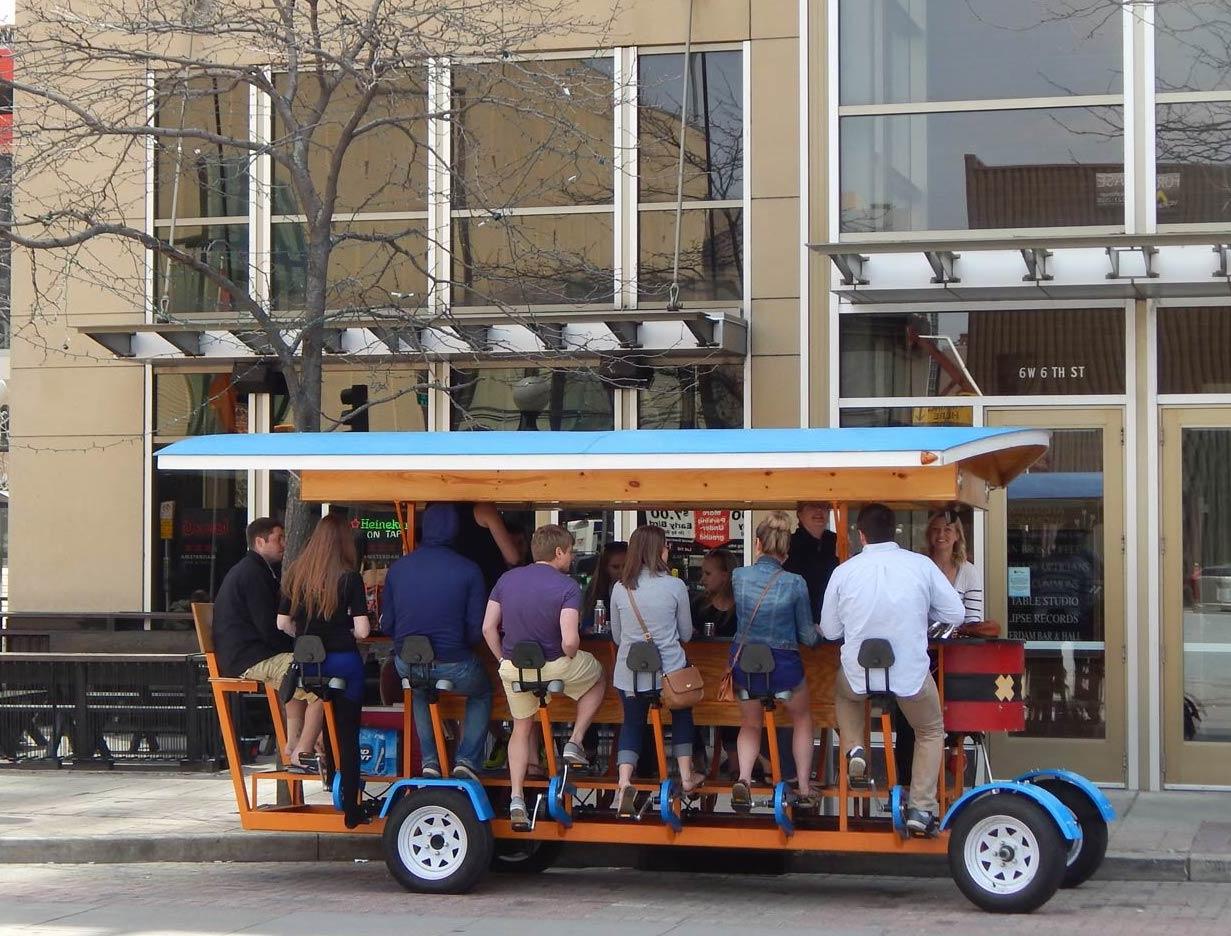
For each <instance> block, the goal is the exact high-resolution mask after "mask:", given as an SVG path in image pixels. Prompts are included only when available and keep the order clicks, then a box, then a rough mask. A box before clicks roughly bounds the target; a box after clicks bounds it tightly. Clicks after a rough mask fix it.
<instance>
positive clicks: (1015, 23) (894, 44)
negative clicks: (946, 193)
mask: <svg viewBox="0 0 1231 936" xmlns="http://www.w3.org/2000/svg"><path fill="white" fill-rule="evenodd" d="M1109 7H1110V9H1109ZM1117 7H1118V4H1101V3H1093V4H1074V3H1073V2H1072V0H1031V2H1030V3H1022V2H1021V0H960V2H954V0H841V5H840V6H839V8H838V29H839V45H840V48H841V50H842V60H841V74H840V76H839V81H840V87H841V103H843V104H902V103H914V102H920V101H963V100H987V99H992V98H1025V97H1060V96H1063V95H1071V94H1119V93H1122V92H1123V78H1122V75H1121V64H1120V60H1121V55H1122V45H1123V41H1124V39H1123V26H1122V23H1121V17H1120V11H1119V10H1118V9H1117Z"/></svg>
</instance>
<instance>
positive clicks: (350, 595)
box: [278, 513, 372, 829]
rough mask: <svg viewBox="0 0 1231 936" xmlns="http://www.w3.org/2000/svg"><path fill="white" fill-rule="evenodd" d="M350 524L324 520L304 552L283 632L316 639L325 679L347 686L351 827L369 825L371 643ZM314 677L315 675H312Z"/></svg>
mask: <svg viewBox="0 0 1231 936" xmlns="http://www.w3.org/2000/svg"><path fill="white" fill-rule="evenodd" d="M358 564H359V561H358V556H357V554H356V550H355V540H354V537H353V536H352V533H351V528H350V524H349V523H348V522H347V520H346V518H345V517H344V516H343V515H342V514H336V513H335V514H329V515H328V516H326V517H322V518H321V521H320V522H319V523H318V524H317V525H316V529H315V530H314V531H313V532H312V536H311V538H310V539H309V540H308V542H307V545H305V546H304V548H303V551H302V552H301V553H300V554H299V556H298V557H297V558H296V559H295V561H294V562H292V563H291V565H290V567H289V568H288V569H287V570H286V571H285V572H284V573H283V575H282V603H281V605H280V607H279V608H278V627H279V629H280V630H283V631H285V632H286V633H288V634H290V635H291V636H293V637H304V636H309V635H310V636H315V637H319V638H320V639H321V642H322V643H323V644H324V645H325V661H324V662H323V663H322V664H321V675H322V676H325V677H334V676H338V677H341V678H342V679H344V680H346V688H345V689H343V690H342V692H341V693H340V694H338V695H336V696H334V698H333V710H334V724H335V725H336V727H337V734H338V747H339V750H338V751H337V752H336V754H337V767H338V773H339V774H340V775H341V778H342V804H343V811H344V813H345V816H346V827H347V828H348V829H353V828H355V826H357V825H359V824H360V823H362V822H364V821H366V819H365V817H364V815H363V813H362V811H361V810H360V808H359V715H360V712H361V710H362V708H363V658H362V657H360V655H359V646H358V644H357V643H356V642H355V639H356V638H364V637H367V636H368V634H369V633H371V630H372V627H371V623H370V622H369V620H368V605H367V597H366V595H365V594H364V589H363V579H362V578H361V577H360V575H359V573H358V571H356V570H357V567H358ZM310 675H312V673H311V672H310Z"/></svg>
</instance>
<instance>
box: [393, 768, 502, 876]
mask: <svg viewBox="0 0 1231 936" xmlns="http://www.w3.org/2000/svg"><path fill="white" fill-rule="evenodd" d="M492 844H493V840H492V830H491V826H489V825H488V824H487V823H486V822H483V821H482V820H481V819H479V817H478V816H477V815H475V811H474V806H473V805H471V802H470V797H469V796H467V795H466V794H465V793H463V792H462V791H460V790H453V789H442V788H440V787H435V788H432V787H428V788H424V789H420V790H415V791H414V792H413V793H408V794H406V795H405V796H403V797H402V798H401V799H400V800H398V801H397V803H396V804H395V805H394V807H393V809H392V811H391V812H390V813H389V819H388V821H387V822H386V823H385V831H384V846H385V864H386V865H387V866H388V868H389V873H390V874H392V875H393V877H394V878H395V879H396V880H397V882H398V883H399V884H401V885H402V886H403V887H405V888H406V889H407V890H410V891H418V892H422V893H428V894H462V893H465V892H466V891H468V890H470V889H471V888H472V887H474V886H475V884H477V883H478V882H479V879H480V878H481V877H482V876H483V874H484V872H486V871H487V869H488V865H490V863H491V859H492Z"/></svg>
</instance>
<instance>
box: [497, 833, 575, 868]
mask: <svg viewBox="0 0 1231 936" xmlns="http://www.w3.org/2000/svg"><path fill="white" fill-rule="evenodd" d="M563 850H564V845H563V844H562V843H560V842H544V841H540V840H538V839H499V840H498V841H497V842H496V845H495V848H493V849H492V870H493V871H495V872H497V873H499V874H540V873H542V872H543V871H546V870H547V869H548V868H550V867H551V866H552V865H554V864H555V863H556V860H557V859H558V858H559V857H560V852H561V851H563Z"/></svg>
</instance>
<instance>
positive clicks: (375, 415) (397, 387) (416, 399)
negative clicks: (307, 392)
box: [321, 364, 428, 432]
mask: <svg viewBox="0 0 1231 936" xmlns="http://www.w3.org/2000/svg"><path fill="white" fill-rule="evenodd" d="M425 376H426V375H425V374H424V372H423V371H418V370H411V369H409V368H407V367H399V366H396V365H393V364H371V365H368V366H366V367H326V368H325V370H324V372H323V373H322V375H321V414H322V416H323V417H324V419H322V421H321V428H323V429H326V430H328V429H332V428H333V427H334V423H333V422H332V420H337V419H340V418H341V417H342V411H343V410H345V409H349V408H350V407H349V406H344V405H343V403H342V396H341V394H342V391H344V390H345V389H347V388H348V387H353V386H356V385H358V384H363V385H364V386H366V387H367V388H368V400H369V402H370V404H371V405H370V407H369V408H368V410H367V414H368V429H369V431H371V432H424V431H426V430H427V401H428V398H427V388H426V386H425V384H424V382H423V381H424V377H425Z"/></svg>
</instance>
